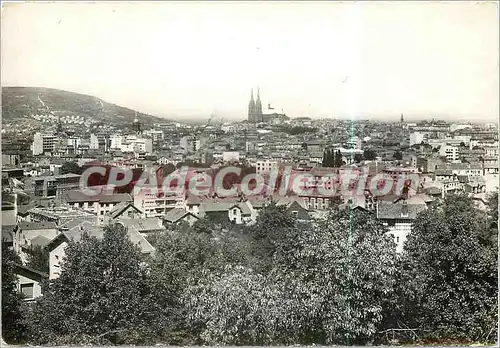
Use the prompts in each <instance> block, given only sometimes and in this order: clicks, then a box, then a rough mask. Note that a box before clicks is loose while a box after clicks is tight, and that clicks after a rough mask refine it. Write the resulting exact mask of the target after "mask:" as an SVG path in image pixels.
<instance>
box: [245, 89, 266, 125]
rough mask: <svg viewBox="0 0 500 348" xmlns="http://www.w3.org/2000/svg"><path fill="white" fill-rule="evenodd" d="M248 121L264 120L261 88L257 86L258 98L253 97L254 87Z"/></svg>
mask: <svg viewBox="0 0 500 348" xmlns="http://www.w3.org/2000/svg"><path fill="white" fill-rule="evenodd" d="M248 122H252V123H256V122H263V116H262V102H261V101H260V90H259V88H257V100H255V101H254V99H253V88H252V91H251V94H250V103H249V105H248Z"/></svg>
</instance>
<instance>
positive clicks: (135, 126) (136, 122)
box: [132, 111, 141, 133]
mask: <svg viewBox="0 0 500 348" xmlns="http://www.w3.org/2000/svg"><path fill="white" fill-rule="evenodd" d="M132 129H133V130H134V131H135V132H136V133H140V132H141V123H140V122H139V120H138V119H137V111H136V112H135V117H134V123H133V124H132Z"/></svg>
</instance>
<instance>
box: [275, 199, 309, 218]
mask: <svg viewBox="0 0 500 348" xmlns="http://www.w3.org/2000/svg"><path fill="white" fill-rule="evenodd" d="M275 202H276V206H278V207H285V210H286V212H287V213H288V214H290V215H292V216H293V217H295V218H296V219H297V220H300V221H308V220H310V219H311V216H310V215H309V212H308V210H307V209H306V203H305V202H304V200H303V199H301V198H300V197H279V198H278V199H276V200H275Z"/></svg>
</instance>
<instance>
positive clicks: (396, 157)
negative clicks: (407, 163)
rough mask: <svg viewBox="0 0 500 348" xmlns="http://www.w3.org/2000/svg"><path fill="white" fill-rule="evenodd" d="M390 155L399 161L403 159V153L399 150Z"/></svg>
mask: <svg viewBox="0 0 500 348" xmlns="http://www.w3.org/2000/svg"><path fill="white" fill-rule="evenodd" d="M392 157H393V158H394V159H395V160H397V161H401V160H402V159H403V154H402V153H401V151H396V152H394V155H393V156H392Z"/></svg>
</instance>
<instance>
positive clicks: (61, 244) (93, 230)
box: [45, 221, 154, 279]
mask: <svg viewBox="0 0 500 348" xmlns="http://www.w3.org/2000/svg"><path fill="white" fill-rule="evenodd" d="M122 225H124V224H122ZM124 226H125V225H124ZM84 233H87V234H88V235H89V236H91V237H96V238H98V239H102V238H103V236H104V229H103V228H102V227H101V226H92V225H91V223H89V222H88V221H84V222H83V223H82V224H81V225H79V226H76V227H74V228H72V229H68V230H63V231H61V233H60V234H58V235H57V236H56V237H55V238H54V239H52V240H51V241H50V243H49V244H48V245H47V246H46V247H45V249H46V250H47V251H48V252H49V279H56V278H57V277H59V275H60V272H61V264H62V262H63V260H64V258H65V257H66V253H65V249H66V247H67V246H68V243H69V242H70V241H74V242H78V241H80V240H81V238H82V236H83V234H84ZM127 235H128V237H129V238H130V240H131V241H132V243H133V244H135V245H137V246H138V247H139V248H140V250H141V252H142V253H143V254H146V255H151V254H152V253H153V252H154V248H153V246H152V245H151V244H150V243H149V242H148V241H147V240H146V238H145V237H144V236H143V235H142V234H140V233H139V231H138V230H137V229H136V228H135V227H131V228H127Z"/></svg>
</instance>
